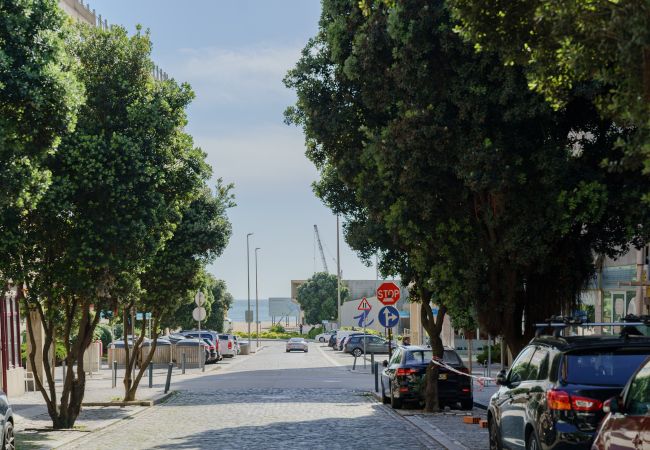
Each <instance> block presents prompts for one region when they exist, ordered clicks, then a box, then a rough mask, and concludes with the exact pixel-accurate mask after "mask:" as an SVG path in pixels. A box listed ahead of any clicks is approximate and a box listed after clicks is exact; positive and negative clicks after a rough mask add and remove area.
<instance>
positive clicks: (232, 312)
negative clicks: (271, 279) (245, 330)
mask: <svg viewBox="0 0 650 450" xmlns="http://www.w3.org/2000/svg"><path fill="white" fill-rule="evenodd" d="M258 301H259V308H260V309H259V310H260V317H259V320H260V321H261V322H267V321H268V322H270V321H271V316H270V315H269V299H267V298H265V299H259V300H258ZM247 306H248V299H244V300H234V301H233V302H232V308H230V309H229V310H228V318H229V319H230V320H232V321H233V322H245V321H246V309H247ZM251 309H252V310H253V317H255V299H254V298H252V299H251Z"/></svg>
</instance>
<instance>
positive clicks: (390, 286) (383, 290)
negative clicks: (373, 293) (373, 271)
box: [377, 282, 400, 305]
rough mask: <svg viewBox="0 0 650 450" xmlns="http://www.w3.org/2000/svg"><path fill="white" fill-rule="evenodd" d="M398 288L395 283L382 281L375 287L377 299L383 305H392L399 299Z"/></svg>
mask: <svg viewBox="0 0 650 450" xmlns="http://www.w3.org/2000/svg"><path fill="white" fill-rule="evenodd" d="M399 298H400V289H399V287H398V286H397V285H396V284H395V283H390V282H387V283H382V284H381V286H379V288H377V300H379V301H380V302H381V303H382V304H384V305H394V304H395V303H397V302H398V301H399Z"/></svg>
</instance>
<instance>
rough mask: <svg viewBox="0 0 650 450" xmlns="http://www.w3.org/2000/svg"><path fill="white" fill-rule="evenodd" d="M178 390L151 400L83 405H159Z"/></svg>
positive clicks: (84, 403) (85, 404)
mask: <svg viewBox="0 0 650 450" xmlns="http://www.w3.org/2000/svg"><path fill="white" fill-rule="evenodd" d="M175 392H176V391H169V392H167V393H166V394H162V395H155V396H154V397H153V398H152V399H150V400H133V401H129V402H121V401H112V402H83V403H82V404H81V406H82V407H83V406H119V407H120V408H124V407H125V406H154V405H158V404H159V403H162V402H164V401H165V400H167V399H168V398H169V397H171V396H172V395H174V393H175Z"/></svg>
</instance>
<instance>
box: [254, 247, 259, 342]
mask: <svg viewBox="0 0 650 450" xmlns="http://www.w3.org/2000/svg"><path fill="white" fill-rule="evenodd" d="M258 250H260V248H259V247H256V248H255V331H256V332H257V348H259V346H260V302H259V293H258V290H257V251H258Z"/></svg>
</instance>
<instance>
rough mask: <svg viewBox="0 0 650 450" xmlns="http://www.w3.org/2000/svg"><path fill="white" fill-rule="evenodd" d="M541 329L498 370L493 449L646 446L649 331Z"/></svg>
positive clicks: (649, 432)
mask: <svg viewBox="0 0 650 450" xmlns="http://www.w3.org/2000/svg"><path fill="white" fill-rule="evenodd" d="M626 328H627V330H625V329H624V331H626V332H624V333H622V334H620V335H592V336H567V337H562V336H539V337H536V338H534V339H533V340H532V341H531V342H530V343H529V344H528V345H527V346H526V347H525V348H524V349H523V350H522V351H521V352H520V353H519V355H518V356H517V357H516V359H515V360H514V362H513V363H512V366H511V367H510V370H509V371H508V372H505V371H503V372H500V373H499V375H498V376H497V384H498V385H499V386H500V388H499V390H498V391H497V392H496V393H495V394H494V395H493V396H492V398H491V400H490V404H489V408H488V429H489V437H490V448H491V449H502V448H508V449H524V448H525V449H527V450H528V449H533V450H538V449H553V450H555V449H585V450H588V449H590V448H591V449H593V450H596V449H609V448H612V449H614V448H615V449H650V337H648V336H643V335H641V333H640V332H638V330H636V329H635V330H634V332H630V329H629V328H628V327H626Z"/></svg>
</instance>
